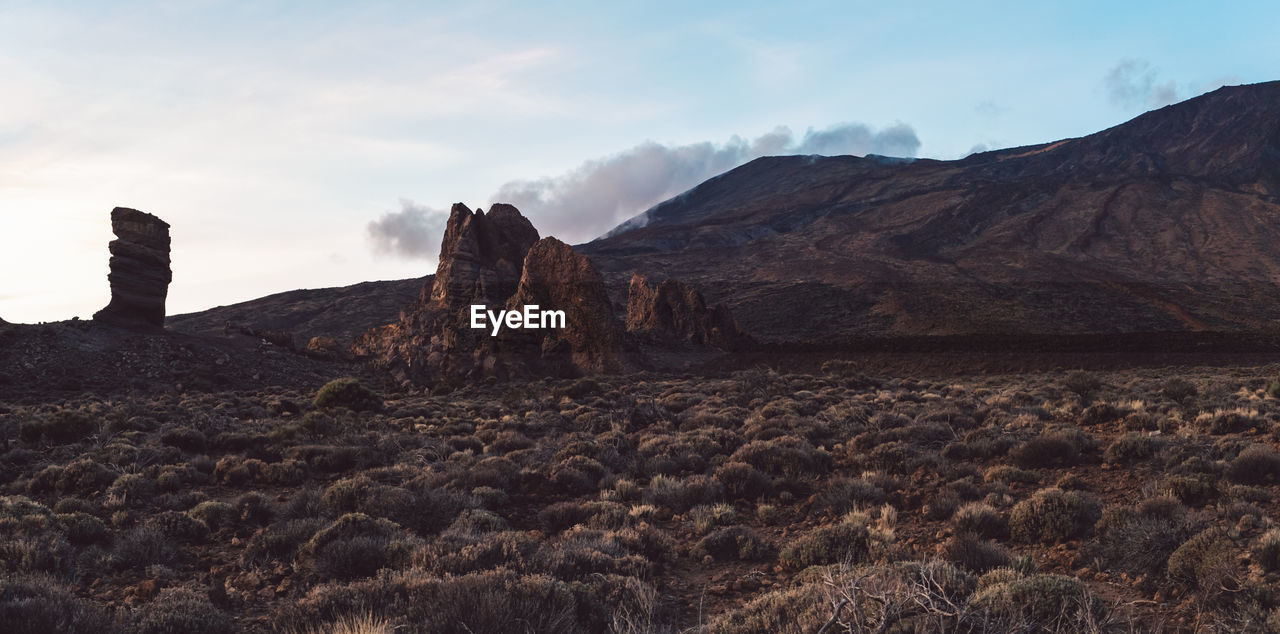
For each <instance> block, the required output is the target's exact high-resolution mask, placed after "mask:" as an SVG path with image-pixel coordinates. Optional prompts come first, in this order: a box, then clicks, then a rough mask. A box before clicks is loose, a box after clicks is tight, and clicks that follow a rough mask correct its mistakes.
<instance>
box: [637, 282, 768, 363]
mask: <svg viewBox="0 0 1280 634" xmlns="http://www.w3.org/2000/svg"><path fill="white" fill-rule="evenodd" d="M626 327H627V332H629V333H633V334H636V335H641V336H645V337H648V338H651V339H656V340H658V341H666V340H672V339H674V340H677V341H683V342H686V343H690V344H694V345H698V346H710V347H713V348H719V349H721V350H726V351H732V350H740V349H742V348H744V347H746V346H747V345H749V344H750V342H751V339H750V337H748V336H747V335H745V334H744V333H743V332H742V328H740V327H739V326H738V322H737V321H735V320H734V319H733V315H732V314H731V313H730V312H729V309H728V308H725V306H724V305H723V304H716V305H715V306H711V307H708V306H707V302H706V300H704V299H703V297H702V293H699V292H698V291H697V290H696V289H694V288H693V287H691V286H689V285H687V284H685V283H683V282H680V281H679V280H675V279H666V280H663V281H662V282H660V283H659V284H657V285H650V284H649V282H648V280H646V279H645V277H644V276H643V275H641V274H639V273H636V274H634V275H632V276H631V284H630V286H629V290H628V293H627V320H626Z"/></svg>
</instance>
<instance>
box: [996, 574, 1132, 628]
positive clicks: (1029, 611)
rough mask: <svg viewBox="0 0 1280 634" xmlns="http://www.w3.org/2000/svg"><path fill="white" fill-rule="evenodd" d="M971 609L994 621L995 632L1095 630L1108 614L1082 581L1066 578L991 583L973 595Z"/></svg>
mask: <svg viewBox="0 0 1280 634" xmlns="http://www.w3.org/2000/svg"><path fill="white" fill-rule="evenodd" d="M972 606H973V608H974V609H975V610H977V611H979V612H981V613H985V615H986V616H987V618H988V619H992V620H994V623H990V622H989V623H990V624H991V625H994V626H995V627H994V628H993V631H1001V630H1005V631H1012V630H1013V629H1014V628H1016V629H1017V631H1027V632H1063V631H1066V632H1083V631H1096V630H1097V627H1098V624H1099V623H1100V622H1101V621H1102V620H1103V619H1104V618H1105V616H1106V611H1107V610H1106V605H1105V604H1104V603H1103V602H1102V601H1101V600H1100V599H1098V598H1097V597H1096V596H1094V595H1093V593H1091V592H1090V591H1089V589H1088V588H1087V587H1086V586H1085V585H1084V583H1083V582H1081V581H1080V580H1079V579H1076V578H1074V577H1067V576H1063V575H1033V576H1030V577H1015V578H1012V579H1009V580H1007V581H1002V582H999V583H992V584H990V585H987V586H986V587H984V588H982V589H981V590H979V591H978V592H977V593H975V594H974V596H973V603H972ZM1001 626H1003V627H1001Z"/></svg>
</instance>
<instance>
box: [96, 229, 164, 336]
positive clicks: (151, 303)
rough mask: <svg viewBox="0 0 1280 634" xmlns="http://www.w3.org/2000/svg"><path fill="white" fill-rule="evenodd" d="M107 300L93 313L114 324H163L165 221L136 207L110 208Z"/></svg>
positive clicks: (161, 325)
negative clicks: (109, 257)
mask: <svg viewBox="0 0 1280 634" xmlns="http://www.w3.org/2000/svg"><path fill="white" fill-rule="evenodd" d="M111 231H112V232H113V233H115V235H116V239H115V240H112V241H111V243H110V244H109V245H107V248H108V249H109V250H110V252H111V262H110V267H111V272H110V273H109V274H108V275H107V280H108V281H109V282H110V283H111V302H110V303H108V304H107V306H106V308H103V309H102V310H100V311H98V312H97V313H95V314H94V315H93V319H94V320H95V321H100V322H104V323H109V324H112V325H117V326H128V327H146V328H163V327H164V302H165V297H166V296H168V294H169V282H170V281H171V280H172V279H173V272H172V271H171V270H170V269H169V223H167V222H165V221H163V220H161V219H159V218H157V217H155V216H153V215H151V214H148V213H143V212H141V211H138V210H136V209H129V208H126V207H116V208H115V209H113V210H111Z"/></svg>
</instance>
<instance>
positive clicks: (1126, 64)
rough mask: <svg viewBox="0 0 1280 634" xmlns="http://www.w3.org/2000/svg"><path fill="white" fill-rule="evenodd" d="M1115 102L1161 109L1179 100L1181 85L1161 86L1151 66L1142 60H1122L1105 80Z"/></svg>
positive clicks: (1120, 104)
mask: <svg viewBox="0 0 1280 634" xmlns="http://www.w3.org/2000/svg"><path fill="white" fill-rule="evenodd" d="M1102 83H1103V86H1104V87H1105V88H1106V91H1107V97H1108V98H1110V99H1111V103H1113V104H1115V105H1118V106H1123V107H1134V106H1142V107H1148V108H1159V107H1161V106H1167V105H1169V104H1171V103H1175V102H1177V101H1178V93H1179V91H1178V84H1177V82H1175V81H1172V80H1170V81H1167V82H1163V83H1161V82H1160V81H1159V74H1158V73H1157V72H1156V70H1155V69H1154V68H1152V67H1151V63H1150V62H1147V61H1146V60H1142V59H1131V58H1127V59H1122V60H1120V61H1119V62H1118V63H1117V64H1116V65H1115V66H1114V67H1112V69H1111V70H1110V71H1109V72H1108V73H1107V76H1106V77H1104V78H1103V80H1102Z"/></svg>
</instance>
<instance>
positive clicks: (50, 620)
mask: <svg viewBox="0 0 1280 634" xmlns="http://www.w3.org/2000/svg"><path fill="white" fill-rule="evenodd" d="M0 628H3V630H4V632H6V634H47V633H49V632H59V633H63V634H113V633H114V632H117V631H119V628H117V627H116V625H115V623H113V622H112V620H111V618H110V617H109V615H108V613H107V611H106V610H104V609H102V607H100V606H99V605H97V604H96V603H93V602H91V601H87V600H85V599H81V598H79V597H77V596H76V595H75V593H74V592H73V591H72V590H71V589H70V588H68V587H66V586H64V585H62V584H60V583H58V581H57V580H55V579H54V578H53V577H50V576H47V575H14V574H5V575H0Z"/></svg>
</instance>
